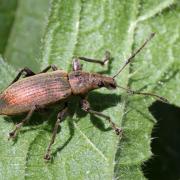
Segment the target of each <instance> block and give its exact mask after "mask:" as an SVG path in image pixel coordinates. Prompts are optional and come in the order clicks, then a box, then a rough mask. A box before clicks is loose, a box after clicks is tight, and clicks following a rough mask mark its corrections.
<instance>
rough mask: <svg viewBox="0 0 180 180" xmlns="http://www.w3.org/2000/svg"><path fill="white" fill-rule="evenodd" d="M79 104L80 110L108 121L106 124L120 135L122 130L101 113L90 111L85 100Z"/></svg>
mask: <svg viewBox="0 0 180 180" xmlns="http://www.w3.org/2000/svg"><path fill="white" fill-rule="evenodd" d="M80 103H81V108H82V110H83V111H85V112H88V113H90V114H93V115H97V116H100V117H103V118H104V119H106V120H108V122H109V123H110V125H111V127H112V128H113V129H114V131H115V132H116V134H117V135H121V133H122V129H121V128H119V127H117V125H116V124H115V123H114V122H113V121H112V120H111V118H110V117H109V116H107V115H105V114H103V113H101V112H97V111H94V110H92V109H91V108H90V104H89V102H88V101H87V100H86V99H82V100H81V102H80Z"/></svg>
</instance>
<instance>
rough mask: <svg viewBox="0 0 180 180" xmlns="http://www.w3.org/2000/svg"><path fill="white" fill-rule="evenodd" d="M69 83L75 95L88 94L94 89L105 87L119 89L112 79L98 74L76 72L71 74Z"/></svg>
mask: <svg viewBox="0 0 180 180" xmlns="http://www.w3.org/2000/svg"><path fill="white" fill-rule="evenodd" d="M69 83H70V85H71V89H72V92H73V94H76V95H77V94H81V95H83V94H87V93H88V92H89V91H91V90H93V89H98V88H101V87H105V88H108V89H115V88H116V87H117V85H116V82H115V80H114V79H113V78H112V77H108V76H103V75H101V74H97V73H88V72H83V71H74V72H71V73H69Z"/></svg>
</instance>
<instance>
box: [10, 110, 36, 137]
mask: <svg viewBox="0 0 180 180" xmlns="http://www.w3.org/2000/svg"><path fill="white" fill-rule="evenodd" d="M34 110H35V107H33V108H32V109H31V110H30V111H29V112H28V114H27V116H26V117H25V118H24V119H23V120H22V121H21V122H20V123H18V124H16V127H15V129H14V130H13V131H12V132H10V133H9V139H10V138H13V139H14V138H15V137H16V136H17V133H18V131H19V130H20V128H21V127H22V126H23V125H24V124H26V123H27V122H28V121H29V119H30V118H31V116H32V114H33V112H34Z"/></svg>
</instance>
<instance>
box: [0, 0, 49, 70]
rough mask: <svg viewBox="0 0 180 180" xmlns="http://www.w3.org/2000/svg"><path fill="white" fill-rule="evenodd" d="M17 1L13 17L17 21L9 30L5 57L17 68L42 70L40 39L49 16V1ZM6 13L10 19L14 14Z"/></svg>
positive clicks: (6, 3)
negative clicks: (39, 57) (39, 58)
mask: <svg viewBox="0 0 180 180" xmlns="http://www.w3.org/2000/svg"><path fill="white" fill-rule="evenodd" d="M1 1H5V0H1ZM16 1H17V3H16V9H15V12H14V17H13V18H15V20H14V21H13V24H11V26H10V29H8V30H9V31H10V34H9V36H8V41H7V44H6V47H5V49H4V52H3V55H4V58H5V60H6V61H7V62H8V63H10V64H11V65H13V66H14V67H15V68H22V67H24V66H27V67H29V68H32V69H33V70H36V71H37V70H39V69H40V68H39V62H38V60H37V59H38V56H39V52H40V51H39V50H40V48H39V47H40V44H41V41H40V39H41V37H42V34H43V32H44V27H45V25H46V22H47V21H46V19H47V16H48V14H49V10H48V6H49V0H38V1H36V0H28V1H23V0H16ZM10 2H11V1H10ZM11 3H12V2H11ZM4 4H5V5H6V6H8V4H9V2H7V1H6V2H4ZM12 4H13V3H12ZM14 4H15V3H14ZM4 9H5V8H4ZM5 12H6V13H7V14H8V15H9V18H10V17H11V14H12V13H10V12H9V13H8V12H7V11H5ZM4 22H6V21H4ZM2 26H3V24H2Z"/></svg>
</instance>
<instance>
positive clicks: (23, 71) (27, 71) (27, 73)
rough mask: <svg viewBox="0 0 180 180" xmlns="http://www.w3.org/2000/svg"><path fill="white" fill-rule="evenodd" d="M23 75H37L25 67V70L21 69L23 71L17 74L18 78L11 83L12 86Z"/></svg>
mask: <svg viewBox="0 0 180 180" xmlns="http://www.w3.org/2000/svg"><path fill="white" fill-rule="evenodd" d="M23 73H26V75H25V77H28V76H33V75H35V73H34V72H33V71H31V69H29V68H27V67H25V68H23V69H21V70H20V71H19V73H18V74H17V76H16V77H15V79H14V80H13V81H12V82H11V84H13V83H15V82H16V81H17V80H18V79H19V78H20V77H21V75H22V74H23ZM11 84H10V85H11Z"/></svg>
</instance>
